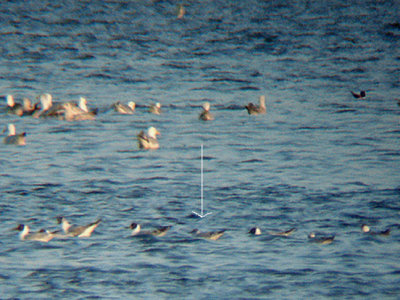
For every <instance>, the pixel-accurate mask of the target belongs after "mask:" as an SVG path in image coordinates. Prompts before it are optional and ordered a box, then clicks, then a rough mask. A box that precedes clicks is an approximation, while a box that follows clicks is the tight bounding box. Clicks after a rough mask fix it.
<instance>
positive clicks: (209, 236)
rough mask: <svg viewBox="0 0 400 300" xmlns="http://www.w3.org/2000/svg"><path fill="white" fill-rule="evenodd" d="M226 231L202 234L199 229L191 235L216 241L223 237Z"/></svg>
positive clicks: (194, 230)
mask: <svg viewBox="0 0 400 300" xmlns="http://www.w3.org/2000/svg"><path fill="white" fill-rule="evenodd" d="M225 231H226V230H225V229H223V230H218V231H209V232H201V231H200V230H198V229H193V230H192V231H191V232H190V233H193V234H194V235H196V236H197V237H200V238H204V239H207V240H212V241H216V240H218V239H219V238H220V237H221V236H223V235H224V233H225Z"/></svg>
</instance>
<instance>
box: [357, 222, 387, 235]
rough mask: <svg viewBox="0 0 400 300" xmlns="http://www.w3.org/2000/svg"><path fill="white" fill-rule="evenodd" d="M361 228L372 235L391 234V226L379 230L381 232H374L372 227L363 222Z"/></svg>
mask: <svg viewBox="0 0 400 300" xmlns="http://www.w3.org/2000/svg"><path fill="white" fill-rule="evenodd" d="M361 230H362V232H364V233H368V234H372V235H382V236H388V235H390V228H388V229H386V230H383V231H379V232H373V231H371V229H370V228H369V226H368V225H366V224H362V225H361Z"/></svg>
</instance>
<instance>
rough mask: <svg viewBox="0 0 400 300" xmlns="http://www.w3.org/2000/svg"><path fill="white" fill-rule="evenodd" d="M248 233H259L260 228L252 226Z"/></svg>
mask: <svg viewBox="0 0 400 300" xmlns="http://www.w3.org/2000/svg"><path fill="white" fill-rule="evenodd" d="M249 233H250V234H253V235H261V229H260V228H259V227H253V228H251V229H250V230H249Z"/></svg>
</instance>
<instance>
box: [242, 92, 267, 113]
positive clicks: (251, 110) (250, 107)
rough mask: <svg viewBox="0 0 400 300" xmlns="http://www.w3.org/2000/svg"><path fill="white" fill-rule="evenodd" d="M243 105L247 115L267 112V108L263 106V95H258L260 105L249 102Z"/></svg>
mask: <svg viewBox="0 0 400 300" xmlns="http://www.w3.org/2000/svg"><path fill="white" fill-rule="evenodd" d="M245 107H246V109H247V112H248V114H249V115H259V114H265V113H266V112H267V108H266V107H265V96H264V95H262V96H260V105H259V106H258V107H257V105H255V104H253V103H249V104H247V105H246V106H245Z"/></svg>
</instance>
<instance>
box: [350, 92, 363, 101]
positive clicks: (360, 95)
mask: <svg viewBox="0 0 400 300" xmlns="http://www.w3.org/2000/svg"><path fill="white" fill-rule="evenodd" d="M350 92H351V94H352V95H353V97H354V98H357V99H358V98H365V96H366V94H365V91H361V92H360V93H359V94H357V93H355V92H353V91H350Z"/></svg>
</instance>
